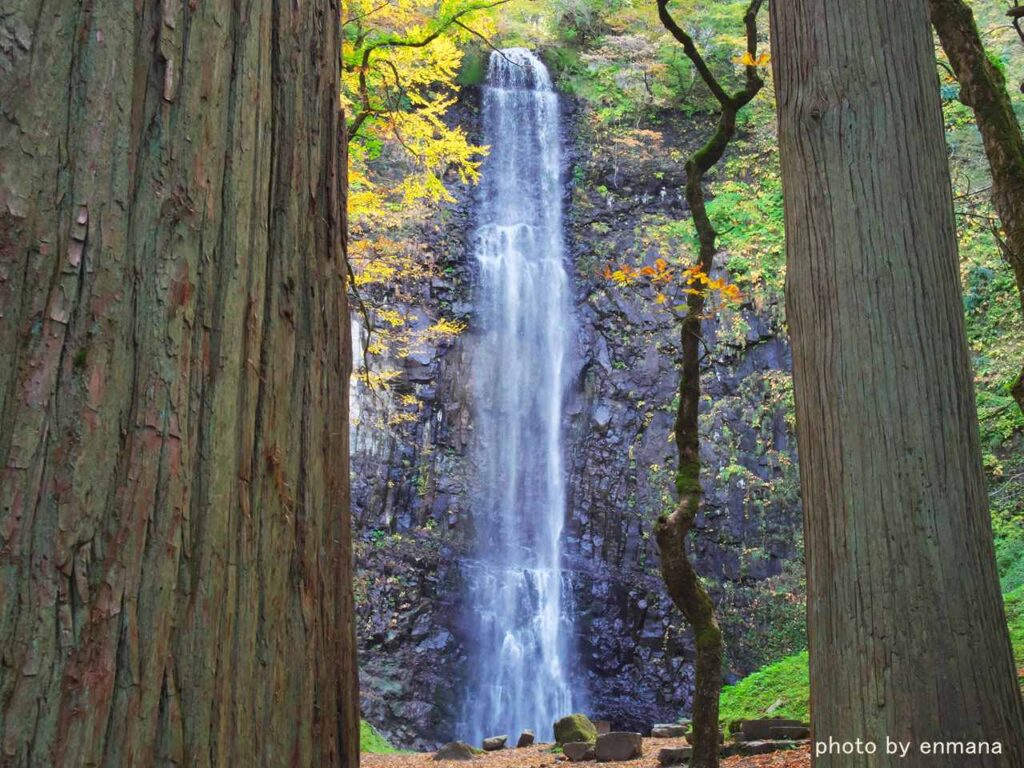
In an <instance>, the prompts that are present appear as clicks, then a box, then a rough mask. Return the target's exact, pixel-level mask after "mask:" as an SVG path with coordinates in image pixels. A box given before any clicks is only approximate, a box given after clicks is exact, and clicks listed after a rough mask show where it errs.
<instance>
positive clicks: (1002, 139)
mask: <svg viewBox="0 0 1024 768" xmlns="http://www.w3.org/2000/svg"><path fill="white" fill-rule="evenodd" d="M928 10H929V12H930V14H931V20H932V24H933V25H934V27H935V31H936V32H937V33H938V35H939V40H940V41H941V42H942V48H943V50H945V51H946V56H948V57H949V63H950V64H951V65H952V66H953V71H954V72H955V73H956V78H957V80H959V81H960V99H961V101H963V103H964V104H966V105H967V106H969V107H970V108H971V109H973V110H974V118H975V120H976V121H977V123H978V129H979V130H980V131H981V139H982V143H983V144H984V146H985V154H986V155H987V156H988V164H989V168H990V169H991V172H992V203H993V205H994V206H995V209H996V213H998V214H999V219H1000V221H1002V223H1003V230H1004V232H1005V233H1006V243H1005V247H1004V249H1003V253H1004V255H1005V256H1006V260H1007V261H1008V262H1009V264H1010V267H1011V268H1012V269H1013V274H1014V278H1015V279H1016V281H1017V292H1018V293H1019V294H1020V300H1021V309H1022V311H1024V135H1022V134H1021V130H1020V124H1019V123H1018V122H1017V116H1016V115H1015V114H1014V113H1013V105H1012V104H1011V102H1010V95H1009V94H1008V93H1007V92H1006V80H1005V78H1004V77H1003V74H1002V73H1001V72H1000V71H999V70H998V69H996V67H995V65H994V64H993V63H992V62H991V61H990V60H989V58H988V54H987V52H986V51H985V46H984V45H983V44H982V42H981V35H980V34H978V25H977V24H976V23H975V21H974V13H973V12H972V11H971V8H970V6H968V5H967V3H965V2H963V0H928ZM1012 392H1013V396H1014V399H1015V400H1016V401H1017V404H1018V405H1019V406H1020V408H1021V410H1022V411H1024V370H1022V371H1021V373H1020V375H1019V376H1018V377H1017V381H1016V382H1014V385H1013V388H1012Z"/></svg>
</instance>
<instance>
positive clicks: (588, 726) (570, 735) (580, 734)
mask: <svg viewBox="0 0 1024 768" xmlns="http://www.w3.org/2000/svg"><path fill="white" fill-rule="evenodd" d="M596 740H597V728H595V727H594V724H593V723H592V722H590V718H589V717H587V716H586V715H580V714H575V715H566V716H565V717H563V718H562V719H561V720H558V721H557V722H556V723H555V743H557V744H569V743H571V742H574V741H586V742H589V743H591V744H592V743H593V742H594V741H596Z"/></svg>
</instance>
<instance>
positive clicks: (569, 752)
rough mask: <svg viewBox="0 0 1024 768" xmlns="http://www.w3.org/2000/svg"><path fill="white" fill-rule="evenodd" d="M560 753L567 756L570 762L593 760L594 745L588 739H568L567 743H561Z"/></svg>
mask: <svg viewBox="0 0 1024 768" xmlns="http://www.w3.org/2000/svg"><path fill="white" fill-rule="evenodd" d="M562 754H563V755H565V756H566V757H567V758H569V762H571V763H578V762H581V761H583V760H593V759H594V756H595V755H594V745H593V744H591V743H590V742H589V741H570V742H569V743H568V744H563V745H562Z"/></svg>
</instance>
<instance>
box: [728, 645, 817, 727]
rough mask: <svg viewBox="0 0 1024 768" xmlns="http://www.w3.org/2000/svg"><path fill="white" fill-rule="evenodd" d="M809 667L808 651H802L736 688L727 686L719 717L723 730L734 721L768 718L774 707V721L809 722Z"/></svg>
mask: <svg viewBox="0 0 1024 768" xmlns="http://www.w3.org/2000/svg"><path fill="white" fill-rule="evenodd" d="M807 664H808V657H807V651H802V652H800V653H797V654H795V655H793V656H787V657H786V658H784V659H781V660H780V661H777V662H775V663H774V664H769V665H768V666H766V667H764V668H763V669H760V670H758V671H757V672H755V673H754V674H752V675H748V676H747V677H745V678H743V679H742V680H740V681H739V682H738V683H736V684H735V685H727V686H725V687H724V688H723V689H722V698H721V705H720V708H719V715H718V717H719V720H720V721H721V722H722V724H723V726H724V727H728V724H729V723H730V722H732V721H733V720H751V719H755V718H759V717H764V716H765V714H766V712H767V710H768V709H769V708H770V707H774V709H772V713H771V715H772V716H773V717H786V718H792V719H794V720H804V721H807V720H809V718H810V699H811V696H810V680H809V677H808V666H807ZM779 702H781V703H779ZM776 705H778V706H776Z"/></svg>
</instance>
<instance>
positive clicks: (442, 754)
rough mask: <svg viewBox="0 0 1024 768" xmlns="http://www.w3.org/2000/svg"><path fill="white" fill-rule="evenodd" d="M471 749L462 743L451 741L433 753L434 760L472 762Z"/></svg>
mask: <svg viewBox="0 0 1024 768" xmlns="http://www.w3.org/2000/svg"><path fill="white" fill-rule="evenodd" d="M473 757H474V754H473V748H472V747H471V746H469V744H467V743H466V742H464V741H451V742H449V743H447V744H445V745H444V746H443V747H441V748H440V749H439V750H437V752H435V753H434V759H435V760H472V759H473Z"/></svg>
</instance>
